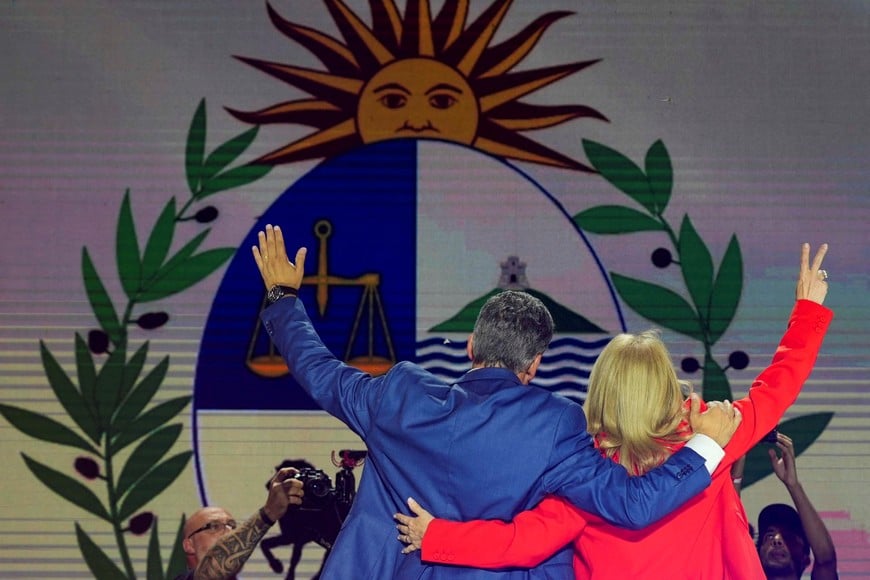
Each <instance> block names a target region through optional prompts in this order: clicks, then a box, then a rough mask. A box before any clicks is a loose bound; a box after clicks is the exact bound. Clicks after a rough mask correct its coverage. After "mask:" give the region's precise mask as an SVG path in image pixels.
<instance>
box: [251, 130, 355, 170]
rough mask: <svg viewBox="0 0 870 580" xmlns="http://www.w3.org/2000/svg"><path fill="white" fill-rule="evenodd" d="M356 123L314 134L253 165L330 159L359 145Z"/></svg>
mask: <svg viewBox="0 0 870 580" xmlns="http://www.w3.org/2000/svg"><path fill="white" fill-rule="evenodd" d="M359 143H360V141H359V136H358V135H357V132H356V122H355V121H354V120H353V119H347V120H346V121H342V122H341V123H339V124H338V125H335V126H333V127H329V128H327V129H324V130H322V131H318V132H317V133H312V134H311V135H308V136H307V137H303V138H302V139H299V140H297V141H294V142H293V143H290V144H289V145H287V146H285V147H282V148H280V149H276V150H275V151H272V152H271V153H267V154H266V155H263V156H262V157H260V158H259V159H256V160H255V161H253V164H266V165H279V164H281V163H291V162H293V161H304V160H305V159H315V158H318V157H330V156H332V155H336V154H338V153H342V152H344V151H347V150H348V149H350V148H351V147H352V146H354V145H359Z"/></svg>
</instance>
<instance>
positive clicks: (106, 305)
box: [82, 248, 121, 345]
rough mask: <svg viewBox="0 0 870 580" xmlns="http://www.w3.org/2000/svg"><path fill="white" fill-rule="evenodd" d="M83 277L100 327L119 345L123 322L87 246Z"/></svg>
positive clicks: (83, 260) (84, 255) (83, 256)
mask: <svg viewBox="0 0 870 580" xmlns="http://www.w3.org/2000/svg"><path fill="white" fill-rule="evenodd" d="M82 278H83V279H84V282H85V291H86V292H87V294H88V301H90V303H91V309H92V310H93V311H94V315H95V316H96V317H97V322H99V323H100V328H102V329H103V330H104V331H105V332H106V333H107V334H108V335H109V340H111V341H112V343H113V344H116V345H117V344H118V343H120V342H121V323H120V321H119V320H118V314H117V313H116V312H115V307H114V305H113V304H112V299H111V298H109V294H108V293H107V292H106V287H105V286H103V281H102V280H100V276H99V274H97V270H96V268H94V263H93V262H92V261H91V257H90V255H88V249H87V248H82Z"/></svg>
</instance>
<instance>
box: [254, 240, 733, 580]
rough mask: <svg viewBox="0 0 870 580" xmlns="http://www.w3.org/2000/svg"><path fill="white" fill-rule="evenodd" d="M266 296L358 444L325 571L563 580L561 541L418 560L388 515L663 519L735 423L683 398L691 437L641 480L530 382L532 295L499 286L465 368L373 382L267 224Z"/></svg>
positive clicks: (534, 321)
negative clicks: (537, 551) (353, 492)
mask: <svg viewBox="0 0 870 580" xmlns="http://www.w3.org/2000/svg"><path fill="white" fill-rule="evenodd" d="M253 254H254V260H255V261H256V263H257V267H258V268H259V270H260V273H261V274H262V276H263V281H264V283H265V285H266V288H267V289H268V291H269V292H268V298H269V302H270V303H271V305H270V306H268V307H267V308H266V309H265V310H264V311H263V314H262V320H263V322H264V325H265V327H266V330H267V331H268V333H269V336H270V337H271V338H272V341H273V342H274V343H275V346H276V347H277V348H278V350H279V351H280V352H281V354H282V355H283V356H284V358H285V359H286V361H287V365H288V366H289V368H290V370H291V372H292V373H293V376H294V377H295V378H296V380H297V381H298V382H299V384H300V385H302V387H303V388H304V389H305V390H306V391H307V392H308V394H309V395H311V397H312V398H313V399H314V400H315V401H316V402H317V403H318V404H319V405H320V406H321V407H323V409H324V410H326V411H327V412H329V413H330V414H332V415H334V416H335V417H337V418H339V419H341V420H342V421H343V422H344V423H346V424H347V425H348V427H350V428H351V429H352V430H353V431H354V432H355V433H356V434H357V435H359V436H360V437H361V438H362V440H363V441H364V442H365V443H366V446H367V448H368V458H367V461H366V468H365V472H364V473H363V476H362V478H361V481H360V486H359V492H358V493H357V496H356V499H355V501H354V505H353V508H352V509H351V512H350V514H349V515H348V517H347V519H346V521H345V523H344V526H343V528H342V531H341V533H340V534H339V536H338V540H337V541H336V543H335V545H334V547H333V550H332V553H331V554H330V556H329V559H328V560H327V562H326V564H325V566H324V568H323V572H322V575H321V578H322V579H323V580H331V579H341V580H344V579H356V578H362V579H365V580H382V579H384V580H385V579H391V578H431V579H439V578H475V579H477V578H511V579H514V578H517V579H519V578H553V579H556V578H558V579H565V578H572V577H573V572H572V569H571V548H570V546H569V547H566V549H564V550H562V551H561V552H559V553H558V554H556V555H554V556H553V557H552V558H550V559H549V560H547V561H545V562H544V563H542V564H541V565H539V566H538V567H536V568H533V569H530V570H525V569H524V570H519V569H509V570H498V571H492V570H477V569H472V568H464V567H459V566H450V565H449V556H447V557H446V558H445V565H431V564H423V563H421V561H420V558H419V555H418V553H417V552H415V553H413V554H411V555H408V556H404V555H402V553H401V545H400V544H399V543H397V542H396V541H395V538H396V529H395V527H394V522H393V521H392V515H393V514H394V513H396V512H399V511H402V510H403V509H404V507H405V501H406V500H407V498H408V497H411V496H413V497H414V498H415V499H417V500H418V501H419V502H420V503H421V504H423V505H426V506H432V508H433V509H434V510H436V511H437V513H438V514H439V515H441V516H442V517H445V518H449V519H454V520H468V519H477V518H489V519H493V518H498V519H510V518H511V517H512V516H513V515H514V514H516V513H518V512H519V511H521V510H524V509H528V508H530V507H532V506H534V505H535V504H537V503H538V502H539V501H540V500H541V499H542V498H543V497H544V496H545V495H546V494H556V495H560V496H563V497H565V498H567V499H568V500H569V501H571V502H572V503H574V504H575V505H577V506H578V507H580V508H582V509H584V510H586V511H590V512H593V513H596V514H599V515H601V516H602V517H604V518H605V519H608V520H610V521H612V522H613V523H615V524H617V525H621V526H625V527H628V528H632V529H638V528H641V527H644V526H647V525H649V524H650V523H652V522H654V521H656V520H658V519H659V518H661V517H663V516H665V515H667V514H668V513H669V512H670V511H672V510H674V509H675V508H677V507H678V506H680V505H681V504H683V503H684V502H685V501H687V500H689V499H690V498H691V497H692V496H694V495H695V494H697V493H698V492H700V491H701V490H702V489H704V488H705V487H706V486H707V485H709V483H710V473H712V471H713V470H714V469H715V467H716V465H718V463H719V460H721V458H722V456H723V451H722V449H721V446H724V444H725V443H726V442H727V441H728V439H730V437H731V435H732V434H733V433H734V430H735V429H736V427H737V424H738V423H739V421H740V417H739V414H737V413H736V412H735V410H734V409H732V408H731V407H730V405H728V404H725V405H719V406H716V405H714V406H712V407H711V410H710V411H708V412H707V413H704V414H701V413H699V412H698V410H697V407H696V405H693V412H692V414H691V417H690V419H691V423H692V428H693V430H694V432H695V433H696V435H695V436H694V437H693V438H692V439H691V440H690V441H689V442H688V443H687V445H686V446H685V448H684V449H683V450H681V451H679V452H678V453H676V454H674V455H673V456H672V457H671V459H669V460H668V461H667V462H666V463H665V464H664V465H662V466H661V467H659V468H658V469H655V470H653V471H651V472H650V473H649V474H647V475H646V476H643V477H629V476H628V472H627V471H626V470H625V469H624V468H623V467H621V466H619V465H617V464H616V463H614V462H613V461H611V460H609V459H604V458H602V457H601V454H600V453H598V451H596V450H595V448H594V446H593V443H592V439H591V438H590V437H589V435H588V434H587V433H586V420H585V417H584V415H583V410H582V408H581V407H580V406H579V405H577V404H576V403H574V402H571V401H569V400H567V399H564V398H562V397H558V396H555V395H553V394H551V393H549V392H547V391H545V390H543V389H537V388H534V387H528V386H527V385H528V384H529V382H530V381H531V380H532V379H533V378H534V376H535V372H536V371H537V368H538V365H539V364H540V362H541V356H542V355H543V353H544V351H545V350H546V349H547V345H548V344H549V342H550V339H551V338H552V335H553V319H552V317H551V315H550V313H549V311H547V309H546V307H545V306H544V305H543V303H541V302H540V300H538V299H536V298H534V297H533V296H531V295H529V294H527V293H525V292H512V291H505V292H502V293H501V294H498V295H497V296H495V297H493V298H491V299H490V300H489V301H488V302H487V303H486V304H485V305H484V307H483V308H482V309H481V312H480V315H479V317H478V320H477V323H476V324H475V327H474V332H473V334H472V335H471V337H470V338H469V342H468V351H469V355H470V357H471V359H472V369H471V370H470V371H469V372H468V373H466V374H465V376H463V377H462V378H461V379H460V380H459V381H457V382H456V383H455V384H447V383H445V382H444V381H443V380H441V379H439V378H438V377H436V376H434V375H432V374H431V373H429V372H428V371H426V370H424V369H422V368H420V367H419V366H417V365H414V364H412V363H409V362H401V363H398V364H397V365H395V366H394V367H393V368H392V369H390V371H388V372H387V373H386V374H384V375H382V376H379V377H371V376H370V375H368V374H366V373H364V372H362V371H360V370H358V369H355V368H353V367H350V366H348V365H346V364H344V363H343V362H341V361H339V360H338V359H336V358H335V356H333V355H332V353H330V352H329V350H328V349H327V348H326V347H325V346H324V345H323V343H322V341H321V340H320V338H319V337H318V335H317V333H316V332H315V330H314V327H313V326H312V324H311V321H310V320H309V319H308V316H307V314H306V312H305V308H304V306H303V305H302V302H301V301H300V300H297V291H298V289H299V287H300V285H301V283H302V277H303V270H304V263H305V254H306V250H305V248H301V249H300V250H299V251H298V252H297V253H296V258H295V264H293V263H292V262H290V261H289V259H288V257H287V253H286V249H285V246H284V239H283V235H282V233H281V230H280V228H278V227H274V228H273V227H272V226H266V231H265V232H260V233H259V245H258V246H254V247H253Z"/></svg>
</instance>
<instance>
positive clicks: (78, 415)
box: [39, 335, 100, 447]
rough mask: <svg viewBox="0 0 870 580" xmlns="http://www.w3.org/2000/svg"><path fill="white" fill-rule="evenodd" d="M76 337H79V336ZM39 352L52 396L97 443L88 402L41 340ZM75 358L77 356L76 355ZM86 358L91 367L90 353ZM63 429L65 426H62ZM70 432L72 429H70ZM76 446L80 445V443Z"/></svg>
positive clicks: (94, 424) (97, 433)
mask: <svg viewBox="0 0 870 580" xmlns="http://www.w3.org/2000/svg"><path fill="white" fill-rule="evenodd" d="M77 337H78V335H77ZM78 338H79V339H80V338H81V337H78ZM77 346H78V344H77ZM39 352H40V354H41V355H42V368H43V369H44V370H45V376H46V378H48V384H49V385H51V390H52V391H54V396H55V397H57V400H58V401H59V402H60V404H61V405H62V406H63V408H64V410H65V411H66V412H67V415H69V416H70V417H71V418H72V420H73V421H75V423H76V425H78V426H79V428H81V430H82V431H84V433H85V435H87V436H88V437H90V438H91V440H93V442H94V443H96V444H98V445H99V443H100V429H99V427H98V422H97V419H96V417H95V416H94V415H92V414H91V409H90V408H89V405H88V402H87V401H86V400H85V398H84V397H83V396H82V394H81V393H80V392H79V390H78V389H77V388H76V386H75V385H74V384H73V382H72V381H71V380H70V378H69V376H67V374H66V372H65V371H64V370H63V369H62V368H61V366H60V364H58V362H57V360H56V359H55V358H54V355H52V354H51V351H49V350H48V347H47V346H45V342H43V341H41V340H40V341H39ZM76 355H78V351H77V352H76ZM77 358H79V357H78V356H77ZM86 359H87V361H89V362H90V363H91V368H93V361H91V358H90V353H88V354H87V356H86ZM85 366H86V367H87V363H85ZM87 372H88V370H87V368H85V374H87ZM64 429H66V428H65V427H64ZM67 430H68V429H67ZM68 431H69V430H68ZM70 433H72V431H70ZM73 434H74V433H73ZM74 435H75V434H74ZM76 438H79V436H78V435H76ZM76 446H77V447H80V445H76Z"/></svg>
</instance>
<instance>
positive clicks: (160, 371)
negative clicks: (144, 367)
mask: <svg viewBox="0 0 870 580" xmlns="http://www.w3.org/2000/svg"><path fill="white" fill-rule="evenodd" d="M168 369H169V356H168V355H167V356H165V357H163V359H162V360H161V361H160V362H159V363H157V365H156V366H155V367H154V368H153V369H151V372H149V373H148V374H147V375H145V378H144V379H142V381H141V382H140V383H139V385H138V386H136V388H135V389H133V390H132V391H131V392H130V394H129V395H128V396H127V398H126V399H125V400H124V402H123V403H121V406H120V408H119V409H118V412H117V413H115V416H114V417H113V418H112V434H113V435H115V434H117V433H121V432H123V431H124V430H125V429H127V426H128V425H129V424H130V422H131V421H133V420H134V419H136V418H137V417H138V416H139V413H140V412H142V409H144V408H145V406H146V405H148V403H150V402H151V399H152V398H153V397H154V394H155V393H156V392H157V389H159V388H160V385H161V384H162V383H163V379H164V378H165V377H166V371H167V370H168Z"/></svg>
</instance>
